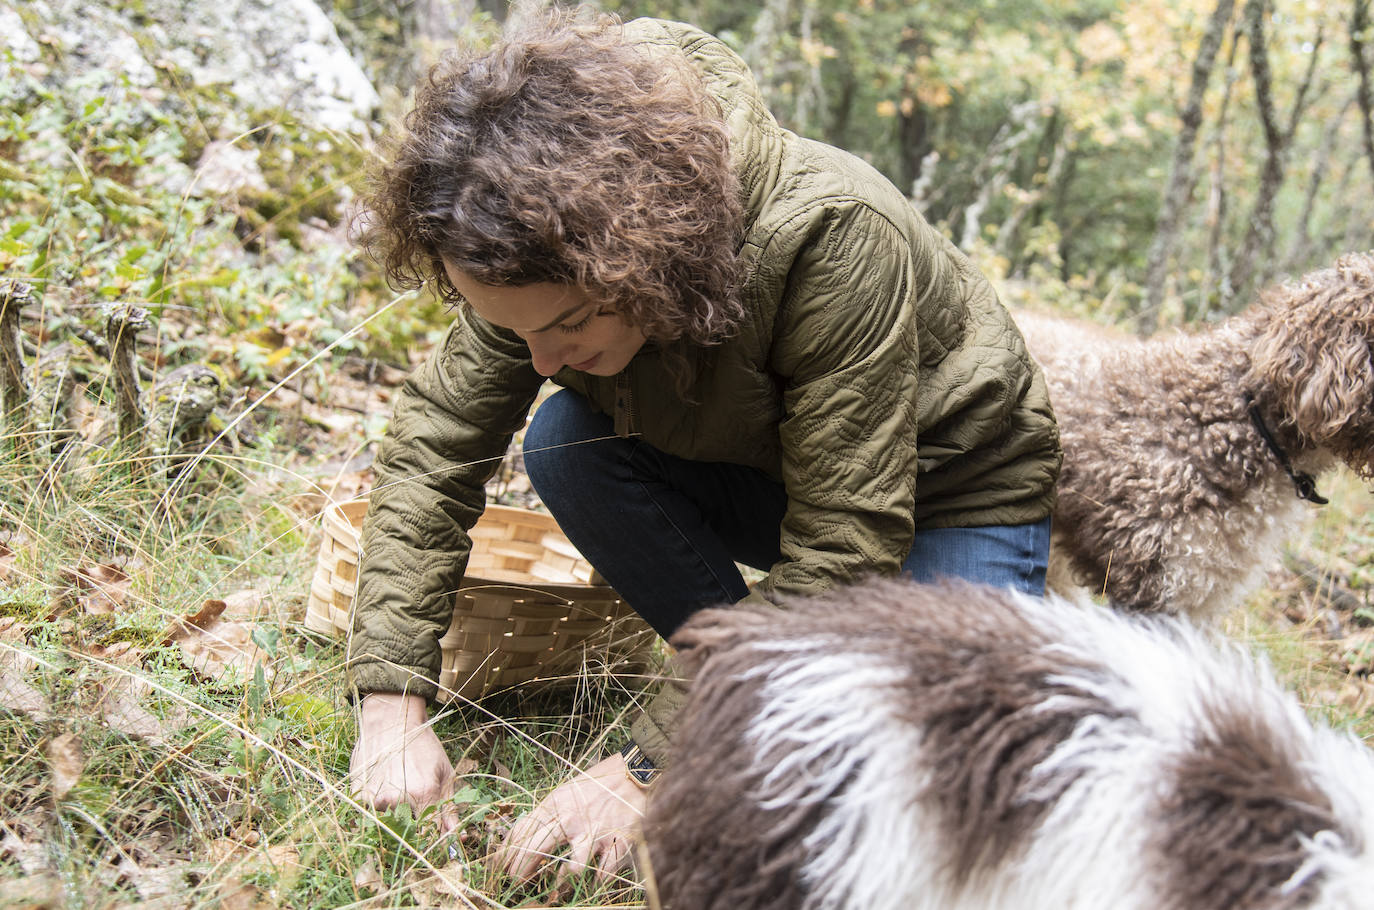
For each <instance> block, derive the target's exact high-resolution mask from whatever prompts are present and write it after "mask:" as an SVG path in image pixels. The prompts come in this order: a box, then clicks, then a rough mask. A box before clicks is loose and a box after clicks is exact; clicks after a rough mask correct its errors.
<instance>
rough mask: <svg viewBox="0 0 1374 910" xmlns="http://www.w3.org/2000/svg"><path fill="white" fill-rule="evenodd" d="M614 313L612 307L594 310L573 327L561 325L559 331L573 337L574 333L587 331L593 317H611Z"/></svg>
mask: <svg viewBox="0 0 1374 910" xmlns="http://www.w3.org/2000/svg"><path fill="white" fill-rule="evenodd" d="M614 312H615V310H613V309H611V308H610V307H602V308H601V309H599V310H592V311H591V312H590V313H588V314H587V315H586V316H583V317H582V319H581V320H580V321H578V322H574V323H572V324H571V325H560V326H559V327H558V331H560V332H562V333H563V334H565V335H571V334H573V333H574V332H580V331H582V330H583V329H585V328H586V327H587V325H588V324H589V323H590V322H591V321H592V317H594V316H609V315H611V314H612V313H614Z"/></svg>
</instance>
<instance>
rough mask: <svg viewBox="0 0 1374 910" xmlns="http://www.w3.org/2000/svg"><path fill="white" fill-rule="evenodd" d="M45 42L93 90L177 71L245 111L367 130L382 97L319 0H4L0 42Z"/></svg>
mask: <svg viewBox="0 0 1374 910" xmlns="http://www.w3.org/2000/svg"><path fill="white" fill-rule="evenodd" d="M40 45H49V46H51V47H52V48H53V49H54V50H55V51H56V52H58V54H59V57H60V59H59V61H58V63H57V66H56V69H57V70H59V71H60V72H57V73H54V75H61V74H62V73H65V74H66V75H67V76H69V77H70V76H79V78H80V80H81V81H82V83H83V85H82V87H83V88H84V89H85V90H86V91H87V92H89V93H90V95H91V96H92V97H95V96H97V95H101V94H104V93H119V92H122V91H127V90H130V89H132V90H140V89H144V90H146V89H151V88H152V87H153V86H155V85H156V84H157V82H158V74H157V70H158V69H159V68H171V69H175V70H178V71H180V74H182V75H183V76H184V77H185V78H187V79H188V80H189V81H190V83H191V84H192V85H194V86H196V87H198V88H202V89H218V90H223V91H226V92H231V93H232V94H233V95H234V96H236V97H237V99H238V103H239V106H242V107H244V108H248V109H260V110H267V109H278V108H281V109H285V110H287V111H289V112H291V113H293V114H295V115H297V116H299V117H300V118H301V119H302V120H303V121H304V122H306V123H307V124H308V125H311V126H315V127H319V128H323V129H329V130H342V131H346V132H351V133H359V134H365V133H367V132H369V131H370V128H371V127H370V124H371V121H372V117H373V114H374V112H375V111H376V109H377V107H378V106H379V105H380V103H381V100H380V98H379V97H378V95H377V92H376V90H375V89H374V88H373V86H372V83H371V82H370V81H369V80H368V78H367V76H366V75H365V74H364V73H363V70H362V68H361V67H360V66H359V65H358V63H357V61H355V60H354V59H353V57H352V56H351V55H350V54H349V52H348V50H347V49H346V48H345V47H344V46H343V43H342V42H341V41H340V40H339V36H338V33H337V32H336V31H335V30H334V26H333V25H332V24H331V23H330V21H329V19H328V17H326V16H325V14H324V12H323V11H322V10H321V9H320V8H319V7H318V6H316V5H315V3H314V2H312V0H145V2H142V3H138V4H126V3H120V2H118V0H26V2H24V3H23V4H22V5H16V4H15V3H14V0H0V48H8V49H9V51H10V53H11V54H13V59H14V60H15V61H16V62H18V63H21V64H31V65H36V63H35V61H37V60H38V59H39V57H40V56H41V48H40Z"/></svg>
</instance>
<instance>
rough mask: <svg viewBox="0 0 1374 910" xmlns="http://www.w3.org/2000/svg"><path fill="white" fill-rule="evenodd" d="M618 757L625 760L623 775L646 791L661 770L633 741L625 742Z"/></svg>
mask: <svg viewBox="0 0 1374 910" xmlns="http://www.w3.org/2000/svg"><path fill="white" fill-rule="evenodd" d="M620 757H621V758H623V759H624V760H625V773H626V774H628V775H629V776H630V780H632V781H634V782H635V784H636V785H638V786H639V787H642V788H643V789H646V790H647V789H648V788H649V785H650V784H652V783H653V782H654V779H655V778H657V777H658V774H659V771H660V770H661V769H660V768H659V767H658V765H656V764H654V760H653V759H652V758H650V757H649V756H647V755H645V754H644V750H642V749H640V748H639V743H637V742H635V741H634V740H630V741H629V742H627V743H626V744H625V748H623V749H621V750H620Z"/></svg>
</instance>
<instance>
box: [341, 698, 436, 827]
mask: <svg viewBox="0 0 1374 910" xmlns="http://www.w3.org/2000/svg"><path fill="white" fill-rule="evenodd" d="M348 776H349V779H350V781H351V783H352V789H353V796H354V798H355V799H357V800H358V801H359V802H361V803H363V804H365V805H369V806H371V807H372V808H374V809H379V810H380V809H391V808H393V807H395V806H399V805H402V804H408V805H409V806H410V807H411V808H412V809H414V810H416V811H417V812H418V811H419V810H421V809H424V808H426V807H428V806H433V805H436V804H441V803H443V802H444V801H445V800H447V799H448V798H449V797H450V796H452V795H453V786H454V772H453V763H452V762H450V761H449V758H448V754H447V753H446V752H444V747H443V744H441V743H440V742H439V737H437V736H435V735H434V730H433V728H431V727H430V725H429V718H428V715H427V713H426V711H425V700H424V698H423V697H421V696H419V695H404V694H400V693H389V692H373V693H370V694H368V695H366V696H364V697H363V704H362V716H361V718H360V720H359V723H358V742H357V745H355V746H354V747H353V758H352V760H351V761H350V762H349V768H348ZM457 828H458V817H457V812H456V809H455V807H453V806H452V805H448V806H441V807H440V810H439V832H440V834H448V833H450V832H452V831H454V830H457Z"/></svg>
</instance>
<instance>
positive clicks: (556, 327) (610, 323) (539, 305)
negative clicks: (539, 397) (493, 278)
mask: <svg viewBox="0 0 1374 910" xmlns="http://www.w3.org/2000/svg"><path fill="white" fill-rule="evenodd" d="M444 271H445V272H447V273H448V280H449V281H450V282H451V283H452V284H453V288H454V290H456V291H457V292H458V293H459V294H462V295H463V298H464V299H465V300H467V302H468V304H469V305H470V306H471V307H472V309H473V312H475V313H476V314H477V315H478V316H481V317H482V318H483V319H485V320H486V321H487V322H490V323H491V324H492V325H495V326H500V327H501V328H503V329H510V330H511V331H512V332H514V333H515V334H517V335H519V336H520V337H521V338H523V339H524V340H525V344H527V345H529V348H530V359H531V360H533V361H534V368H535V370H537V371H538V372H539V374H540V375H541V376H552V375H553V374H554V373H557V372H558V371H559V370H560V369H562V368H563V367H565V366H567V367H572V368H573V369H574V370H577V371H578V372H580V373H591V374H592V375H594V376H614V375H615V374H616V373H619V372H620V371H621V370H623V369H625V367H626V365H627V364H629V362H630V359H631V358H632V357H634V356H635V354H638V353H639V349H640V348H642V347H643V346H644V333H643V332H641V331H640V330H639V328H638V327H636V326H633V325H630V324H629V323H628V322H626V321H625V320H623V319H621V318H620V317H619V316H618V315H616V314H615V313H614V312H612V311H611V310H610V309H609V308H608V307H605V306H599V305H597V304H596V303H594V302H592V301H590V300H588V299H587V297H586V295H585V294H583V293H582V292H581V291H580V290H578V289H577V288H575V287H572V286H571V285H566V284H549V283H540V284H527V285H524V286H522V287H493V286H491V285H487V284H478V283H477V282H476V281H474V280H473V278H472V276H470V275H468V274H467V273H466V272H461V271H459V270H458V269H455V268H453V267H452V266H450V265H448V264H447V263H445V265H444Z"/></svg>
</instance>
